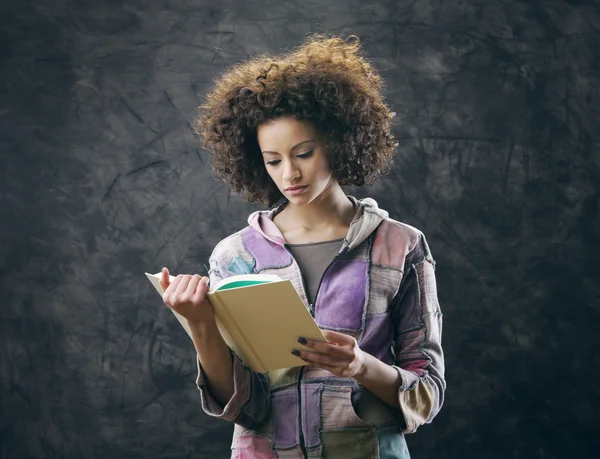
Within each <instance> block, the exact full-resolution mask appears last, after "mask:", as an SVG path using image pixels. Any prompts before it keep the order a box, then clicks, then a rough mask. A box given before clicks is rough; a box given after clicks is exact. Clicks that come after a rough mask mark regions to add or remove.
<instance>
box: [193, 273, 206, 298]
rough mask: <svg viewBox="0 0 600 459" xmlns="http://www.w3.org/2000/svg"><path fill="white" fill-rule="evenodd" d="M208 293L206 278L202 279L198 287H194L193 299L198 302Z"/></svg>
mask: <svg viewBox="0 0 600 459" xmlns="http://www.w3.org/2000/svg"><path fill="white" fill-rule="evenodd" d="M206 292H208V277H206V276H205V277H202V278H201V279H200V281H199V282H198V286H197V287H196V291H195V293H194V299H195V300H200V298H202V297H203V296H205V295H206Z"/></svg>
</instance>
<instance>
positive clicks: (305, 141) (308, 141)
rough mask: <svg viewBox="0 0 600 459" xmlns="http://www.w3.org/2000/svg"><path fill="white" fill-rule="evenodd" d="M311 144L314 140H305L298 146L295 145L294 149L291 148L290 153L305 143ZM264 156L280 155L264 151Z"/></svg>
mask: <svg viewBox="0 0 600 459" xmlns="http://www.w3.org/2000/svg"><path fill="white" fill-rule="evenodd" d="M310 142H314V140H303V141H302V142H300V143H297V144H296V145H294V146H293V147H292V148H290V151H294V150H295V149H296V148H298V147H300V146H302V145H304V144H305V143H310ZM262 154H263V155H264V154H270V155H278V154H279V153H277V152H276V151H267V150H265V151H263V152H262Z"/></svg>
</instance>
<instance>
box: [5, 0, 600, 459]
mask: <svg viewBox="0 0 600 459" xmlns="http://www.w3.org/2000/svg"><path fill="white" fill-rule="evenodd" d="M344 30H345V31H347V32H353V33H357V34H358V35H359V36H360V37H361V38H362V40H363V42H364V46H365V49H366V51H367V54H368V56H369V57H370V58H371V59H372V60H373V62H374V63H375V64H376V66H377V67H378V68H379V69H380V71H381V72H382V75H383V76H384V78H385V79H386V81H387V88H386V93H387V96H388V100H389V103H390V105H391V106H392V107H393V108H394V109H395V110H396V111H397V112H398V113H399V114H402V115H404V116H405V121H404V125H403V126H401V127H398V128H397V130H396V134H397V135H398V137H399V138H400V139H401V146H400V148H399V150H398V153H397V156H396V166H395V168H394V170H393V172H392V173H391V174H390V175H389V176H388V177H386V178H385V180H383V181H382V182H380V183H379V184H378V185H376V186H374V187H372V188H371V189H367V190H361V191H355V192H353V193H354V194H355V195H357V196H365V195H371V196H373V197H374V198H375V199H377V200H378V201H379V203H380V205H381V206H382V207H384V208H386V209H387V210H389V211H390V213H391V215H392V217H394V218H396V219H399V220H403V221H405V222H407V223H409V224H412V225H414V226H417V227H419V228H420V229H422V230H423V231H424V232H425V233H426V235H427V236H428V239H429V242H430V245H431V247H432V250H433V252H434V256H435V257H436V260H437V262H438V269H437V273H438V282H439V295H440V300H441V303H442V307H443V310H444V313H445V329H444V345H445V351H446V356H447V380H448V392H447V402H446V405H445V407H444V408H443V410H442V412H441V413H440V415H439V416H438V418H437V419H436V420H435V421H434V424H432V425H430V426H424V427H422V428H421V429H420V430H419V432H418V433H417V434H415V435H412V436H410V437H409V438H408V441H409V446H410V447H411V451H412V454H413V458H414V459H425V458H461V459H463V458H464V459H466V458H469V459H471V458H473V459H476V458H477V459H479V458H485V459H487V458H490V459H496V458H497V459H500V458H502V459H503V458H515V459H516V458H527V459H537V458H539V459H542V458H543V459H552V458H592V457H598V456H597V454H598V451H599V448H600V432H599V430H598V426H599V425H600V422H599V421H598V417H597V413H596V410H597V409H598V408H599V405H600V396H599V392H600V381H599V378H598V375H599V370H598V364H599V363H600V357H599V356H598V351H599V350H600V339H599V338H598V336H599V332H598V326H599V325H600V321H599V315H600V305H599V300H598V298H599V294H600V287H599V283H600V272H599V271H600V270H599V268H598V266H599V261H600V247H599V245H600V220H599V211H600V154H599V145H600V133H599V132H600V113H599V108H598V107H599V104H600V89H599V88H600V59H599V57H600V51H599V47H600V34H599V30H600V6H599V5H598V2H593V1H572V2H564V1H556V0H546V1H541V0H537V1H513V0H506V1H492V0H490V1H482V0H479V1H477V0H466V1H460V0H456V1H439V0H429V1H418V2H416V1H400V2H391V1H390V2H383V1H379V2H375V3H373V4H364V3H362V2H360V1H358V0H352V1H343V0H327V1H316V0H313V1H292V0H288V1H275V2H271V1H268V0H262V1H244V0H239V1H232V0H224V1H219V2H216V3H215V2H212V1H208V0H201V1H200V0H197V1H191V0H173V1H152V0H137V1H117V0H78V1H75V0H35V1H27V0H3V1H2V2H1V3H0V65H1V73H0V75H1V76H0V223H1V225H0V236H1V240H0V242H1V244H0V294H1V295H0V298H1V308H0V318H1V322H0V457H1V458H2V459H5V458H11V459H12V458H18V459H21V458H78V459H79V458H111V459H118V458H221V457H226V456H227V450H228V446H229V440H230V432H231V426H230V425H228V424H226V423H224V422H219V421H214V420H211V419H209V418H208V417H207V416H205V415H204V414H203V413H202V411H201V409H200V402H199V396H198V394H197V391H196V389H195V386H194V377H195V367H194V353H193V348H192V345H191V344H190V343H189V342H188V338H187V336H186V335H185V333H184V332H183V331H182V330H181V329H180V327H179V325H178V324H177V322H176V321H175V319H174V318H173V317H172V316H171V314H170V312H169V311H168V310H167V309H166V308H165V307H164V306H163V305H162V303H161V301H160V299H159V297H158V296H157V295H156V292H155V291H153V289H152V287H151V286H150V284H149V283H148V282H147V280H146V279H145V277H144V276H143V272H144V271H145V270H149V271H158V270H159V269H160V267H161V266H163V265H166V266H168V267H170V268H171V269H172V270H173V271H174V272H176V273H178V272H198V271H199V272H203V273H204V272H205V271H204V264H205V263H207V257H208V255H209V253H210V251H211V250H212V248H213V246H214V245H215V243H216V242H217V241H218V240H220V239H221V238H222V237H224V236H226V235H227V234H229V233H231V232H233V231H235V230H237V229H240V228H241V227H242V226H244V225H245V218H246V215H247V214H248V213H249V212H251V211H252V210H255V209H258V208H260V207H258V206H253V205H249V204H246V203H244V202H243V201H242V200H241V199H240V198H239V197H236V196H230V195H229V193H228V191H227V189H226V188H225V187H224V186H223V185H222V184H220V183H218V182H216V181H215V180H214V179H212V178H211V173H210V170H209V166H208V164H207V159H206V155H205V154H204V153H203V152H202V151H201V149H200V148H199V143H198V141H197V140H196V139H194V138H193V136H191V134H190V130H189V127H188V126H189V123H190V120H191V118H192V116H193V113H194V109H195V106H196V105H197V103H198V100H199V97H200V96H201V95H202V94H203V93H204V92H205V91H206V89H207V88H208V85H209V84H210V82H211V81H212V79H213V78H214V77H215V76H216V75H218V74H219V73H220V72H222V71H223V69H224V68H225V67H227V66H228V65H230V64H233V63H235V62H238V61H239V60H241V59H244V58H246V57H247V56H249V55H254V54H256V53H262V52H266V51H279V50H281V49H283V48H289V47H291V46H293V45H294V44H296V43H297V42H298V41H300V40H301V39H302V37H303V36H304V34H306V33H307V32H310V31H329V32H342V31H344ZM594 452H595V454H594Z"/></svg>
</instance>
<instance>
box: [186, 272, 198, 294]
mask: <svg viewBox="0 0 600 459" xmlns="http://www.w3.org/2000/svg"><path fill="white" fill-rule="evenodd" d="M198 282H200V274H194V275H193V276H192V277H191V278H190V282H189V283H188V285H187V288H186V289H185V292H184V295H185V296H186V297H188V298H191V297H193V296H194V293H195V292H196V288H197V287H198Z"/></svg>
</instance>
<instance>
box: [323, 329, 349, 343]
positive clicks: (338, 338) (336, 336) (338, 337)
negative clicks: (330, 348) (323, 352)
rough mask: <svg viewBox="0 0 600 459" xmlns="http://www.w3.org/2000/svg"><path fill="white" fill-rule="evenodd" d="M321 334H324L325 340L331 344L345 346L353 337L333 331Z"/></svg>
mask: <svg viewBox="0 0 600 459" xmlns="http://www.w3.org/2000/svg"><path fill="white" fill-rule="evenodd" d="M321 332H322V333H323V336H324V337H325V339H326V340H327V341H329V342H330V343H338V344H345V343H347V342H348V341H349V340H351V339H352V337H351V336H349V335H346V334H345V333H340V332H336V331H333V330H321Z"/></svg>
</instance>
